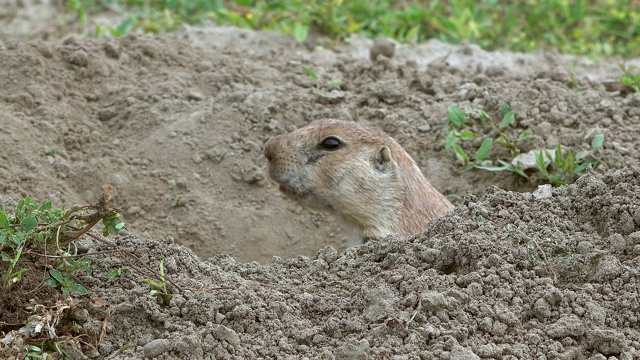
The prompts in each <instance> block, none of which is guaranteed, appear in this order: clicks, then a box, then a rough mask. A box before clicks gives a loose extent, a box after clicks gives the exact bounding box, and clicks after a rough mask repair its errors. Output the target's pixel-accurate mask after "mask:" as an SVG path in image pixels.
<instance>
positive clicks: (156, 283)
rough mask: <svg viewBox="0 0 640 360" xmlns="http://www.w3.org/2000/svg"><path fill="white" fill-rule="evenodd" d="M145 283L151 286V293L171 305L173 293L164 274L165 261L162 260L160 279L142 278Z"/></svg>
mask: <svg viewBox="0 0 640 360" xmlns="http://www.w3.org/2000/svg"><path fill="white" fill-rule="evenodd" d="M140 281H142V282H143V283H145V284H147V285H149V286H151V291H150V294H151V295H153V296H155V297H157V298H158V299H160V301H161V302H162V304H163V305H169V302H170V301H171V299H173V295H172V294H171V293H170V292H169V291H168V290H167V282H166V279H165V275H164V261H162V260H161V261H160V277H159V278H158V279H155V280H154V279H142V280H140Z"/></svg>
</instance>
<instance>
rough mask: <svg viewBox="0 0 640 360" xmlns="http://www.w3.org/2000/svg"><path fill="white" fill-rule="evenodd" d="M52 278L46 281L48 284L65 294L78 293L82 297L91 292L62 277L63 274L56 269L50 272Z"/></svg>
mask: <svg viewBox="0 0 640 360" xmlns="http://www.w3.org/2000/svg"><path fill="white" fill-rule="evenodd" d="M49 275H51V277H50V278H47V279H44V282H45V283H46V284H49V285H51V286H53V287H54V288H58V289H60V291H62V293H63V294H65V295H66V294H68V293H71V292H73V293H76V294H80V295H87V294H88V293H89V292H88V291H87V288H85V287H84V286H82V285H80V284H76V283H74V282H73V279H71V278H69V277H67V276H64V275H62V273H61V272H60V271H58V270H56V269H51V270H49Z"/></svg>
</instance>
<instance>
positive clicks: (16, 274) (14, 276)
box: [11, 269, 27, 283]
mask: <svg viewBox="0 0 640 360" xmlns="http://www.w3.org/2000/svg"><path fill="white" fill-rule="evenodd" d="M26 271H27V269H20V270H18V271H16V272H14V273H13V274H12V275H11V281H12V282H13V283H17V282H18V281H20V280H21V279H22V274H24V273H25V272H26Z"/></svg>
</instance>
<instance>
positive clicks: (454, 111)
mask: <svg viewBox="0 0 640 360" xmlns="http://www.w3.org/2000/svg"><path fill="white" fill-rule="evenodd" d="M449 120H450V121H451V123H452V124H453V126H454V127H457V128H459V127H462V126H463V125H466V124H468V123H469V120H468V119H467V115H466V114H465V113H464V111H462V109H460V108H459V107H457V106H450V107H449Z"/></svg>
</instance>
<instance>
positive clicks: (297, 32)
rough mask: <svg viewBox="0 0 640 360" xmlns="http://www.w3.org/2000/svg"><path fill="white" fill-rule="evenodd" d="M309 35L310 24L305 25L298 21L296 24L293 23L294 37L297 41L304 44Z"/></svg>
mask: <svg viewBox="0 0 640 360" xmlns="http://www.w3.org/2000/svg"><path fill="white" fill-rule="evenodd" d="M308 35H309V27H308V26H304V25H302V24H300V23H296V24H295V25H293V37H294V38H295V39H296V42H297V43H298V44H302V43H303V42H304V41H305V40H307V36H308Z"/></svg>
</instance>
